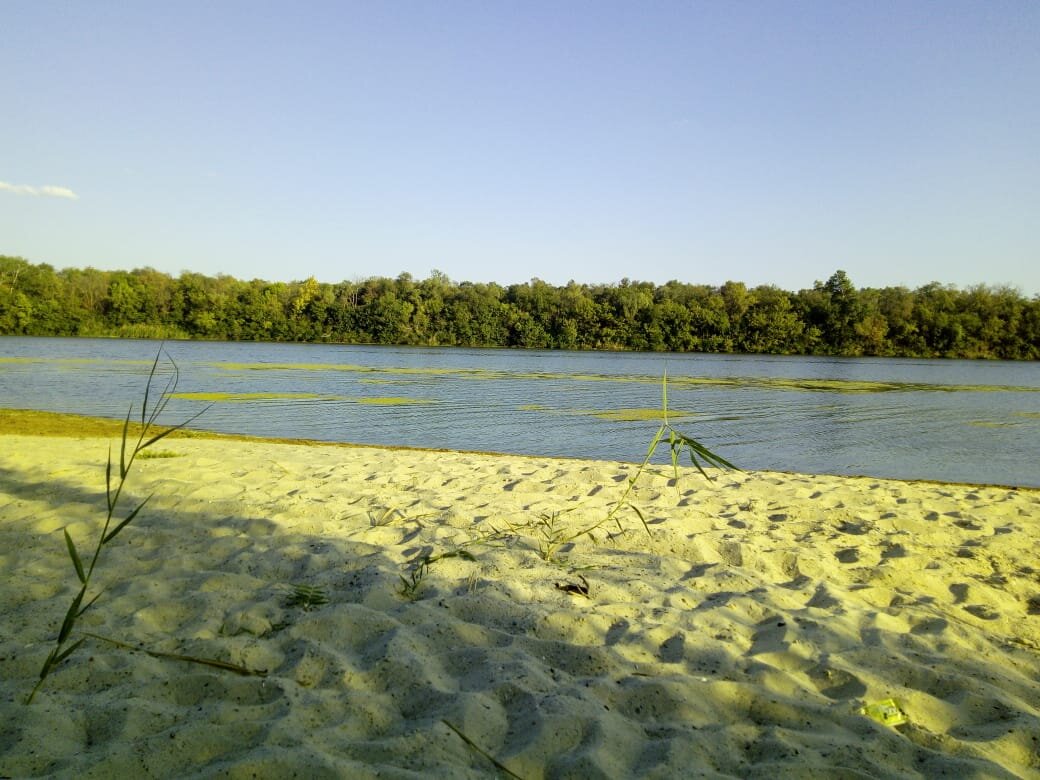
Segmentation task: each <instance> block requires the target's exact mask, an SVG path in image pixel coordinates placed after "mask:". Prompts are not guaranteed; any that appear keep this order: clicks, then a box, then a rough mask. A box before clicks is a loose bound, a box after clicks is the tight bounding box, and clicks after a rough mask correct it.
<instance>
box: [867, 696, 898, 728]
mask: <svg viewBox="0 0 1040 780" xmlns="http://www.w3.org/2000/svg"><path fill="white" fill-rule="evenodd" d="M859 712H860V714H861V715H866V716H867V717H868V718H870V719H871V720H876V721H877V722H878V723H880V724H881V725H883V726H899V725H901V724H903V723H906V722H907V718H906V713H905V712H903V711H902V710H901V709H899V705H898V704H897V703H896V700H895V699H882V700H881V701H876V702H873V703H871V704H867V705H865V706H863V707H860V708H859Z"/></svg>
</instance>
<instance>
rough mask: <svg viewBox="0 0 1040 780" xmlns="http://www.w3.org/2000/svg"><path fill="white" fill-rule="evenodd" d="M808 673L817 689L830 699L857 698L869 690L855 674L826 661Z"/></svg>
mask: <svg viewBox="0 0 1040 780" xmlns="http://www.w3.org/2000/svg"><path fill="white" fill-rule="evenodd" d="M807 674H808V675H809V679H810V680H811V681H812V684H813V685H814V686H815V687H816V690H817V691H819V692H820V693H821V694H823V695H824V696H826V697H827V698H828V699H834V700H835V701H837V700H844V699H857V698H859V697H861V696H863V694H865V693H866V692H867V686H866V685H864V684H863V682H862V681H861V680H860V679H859V678H858V677H856V676H855V675H854V674H850V673H849V672H846V671H845V670H843V669H835V668H833V667H830V666H827V665H826V664H825V663H821V664H819V665H818V666H814V667H813V668H812V669H810V670H809V671H808V672H807Z"/></svg>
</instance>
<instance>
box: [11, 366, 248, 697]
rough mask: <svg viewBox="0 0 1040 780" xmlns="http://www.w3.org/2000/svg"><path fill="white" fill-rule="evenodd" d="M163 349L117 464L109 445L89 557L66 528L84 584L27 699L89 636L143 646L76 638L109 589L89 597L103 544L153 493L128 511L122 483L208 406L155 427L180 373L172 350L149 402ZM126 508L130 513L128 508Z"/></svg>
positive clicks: (229, 666)
mask: <svg viewBox="0 0 1040 780" xmlns="http://www.w3.org/2000/svg"><path fill="white" fill-rule="evenodd" d="M163 354H164V351H163V350H162V348H160V350H159V353H158V354H157V355H156V356H155V361H154V362H153V363H152V368H151V371H150V372H149V374H148V381H147V383H146V384H145V389H144V400H143V402H142V403H141V421H140V425H139V427H138V429H137V430H138V433H137V439H136V441H133V440H132V435H131V432H130V417H131V415H132V414H133V406H132V405H131V407H130V410H129V411H128V412H127V415H126V420H125V421H124V422H123V434H122V438H121V441H120V448H119V460H118V464H116V463H113V458H112V449H111V447H109V452H108V463H107V464H106V467H105V505H106V516H105V523H104V525H103V526H102V528H101V533H100V534H99V535H98V538H97V541H96V543H95V545H94V551H93V553H92V554H91V555H90V557H89V558H88V559H84V558H83V557H82V556H81V555H80V552H79V549H78V548H77V546H76V543H75V541H74V540H73V538H72V535H71V534H69V531H68V528H66V529H64V535H65V546H66V548H67V549H68V553H69V558H70V559H71V561H72V567H73V569H74V570H75V573H76V578H77V580H78V581H79V586H80V587H79V590H78V591H77V592H76V595H75V597H74V598H73V599H72V603H71V604H70V605H69V608H68V610H67V611H66V612H65V618H64V619H63V620H62V623H61V628H60V629H59V631H58V636H57V638H56V639H55V643H54V647H53V649H52V650H51V652H50V655H48V656H47V658H46V660H45V661H44V662H43V666H42V668H41V669H40V677H39V680H38V681H37V683H36V685H35V686H34V687H33V689H32V691H30V693H29V695H28V697H26V700H25V703H26V704H29V703H31V702H32V700H33V698H34V697H35V696H36V693H37V691H39V690H40V688H41V686H42V685H43V683H44V682H45V681H46V679H47V677H48V676H49V675H50V674H51V672H53V671H54V669H55V668H56V667H57V666H58V665H59V664H60V663H61V662H62V661H64V660H65V659H66V658H68V657H69V656H70V655H72V654H73V653H74V652H75V651H76V650H77V649H78V648H79V647H80V646H81V645H82V644H83V643H84V642H86V641H87V639H88V638H94V639H99V640H101V641H104V642H107V643H109V644H111V645H114V646H116V647H120V648H123V649H129V650H139V649H141V648H138V647H135V646H134V645H130V644H127V643H124V642H119V641H117V640H114V639H108V638H106V637H101V636H97V635H96V634H91V633H87V632H83V636H81V637H79V638H78V639H76V640H75V641H71V640H72V637H73V633H74V630H75V628H76V621H77V620H78V619H79V618H80V617H82V615H83V613H85V612H86V611H87V610H88V609H90V608H91V607H92V606H93V605H94V603H95V602H96V601H97V600H98V598H99V597H100V596H101V594H102V593H103V592H104V590H103V589H102V590H98V591H97V592H96V593H94V594H93V597H91V598H89V600H88V596H89V595H90V594H91V592H92V591H93V590H94V588H93V587H92V586H93V584H94V574H95V571H96V570H97V566H98V563H99V561H100V559H101V552H102V550H104V549H105V547H106V546H107V545H109V544H111V542H112V540H113V539H115V538H116V536H117V535H118V534H119V532H120V531H122V530H123V529H124V528H126V527H127V526H128V525H129V524H130V523H131V522H133V520H134V518H135V517H137V515H138V513H139V512H140V511H141V510H142V509H143V508H144V506H145V504H147V503H148V501H149V499H150V498H151V496H149V497H148V498H146V499H144V500H143V501H141V502H139V503H138V504H136V505H135V506H133V507H132V508H131V509H129V511H125V509H124V505H123V504H124V502H123V501H122V498H123V488H124V487H125V486H126V482H127V479H128V477H129V476H130V471H131V469H132V468H133V465H134V462H135V461H136V460H137V458H138V457H144V456H143V453H144V452H145V451H146V450H147V449H148V448H149V447H151V446H152V445H153V444H155V443H156V442H158V441H160V440H162V439H164V438H166V437H167V436H169V435H170V434H171V433H173V432H174V431H176V430H178V429H180V428H183V427H184V426H185V425H187V424H188V423H190V422H192V421H193V420H195V419H196V418H197V417H198V416H199V415H201V414H202V413H203V412H204V411H205V409H203V410H202V411H200V412H199V413H198V414H195V415H194V416H192V417H191V418H189V419H187V420H185V421H184V422H182V423H180V424H179V425H175V426H173V427H170V428H163V429H162V430H158V431H156V428H157V422H158V419H159V417H160V415H162V413H163V411H164V410H165V409H166V405H167V404H168V403H169V401H170V398H172V397H173V391H174V390H175V389H176V387H177V379H178V376H179V372H178V370H177V364H176V363H174V362H173V359H172V358H170V357H169V355H167V356H166V357H167V359H168V360H169V362H170V365H171V366H172V369H173V371H172V374H171V376H170V378H169V380H168V381H167V383H166V386H165V387H164V388H163V390H162V392H160V393H159V396H158V398H157V399H156V401H155V403H154V404H153V405H152V406H149V397H150V396H151V392H152V383H153V381H154V380H155V378H156V374H157V372H158V368H159V360H160V358H161V357H162V355H163ZM124 511H125V514H123V512H124ZM120 515H122V517H121V519H120V517H119V516H120ZM145 652H147V653H149V655H152V656H155V657H160V658H172V659H177V660H182V661H190V662H193V663H200V664H205V665H207V666H213V667H217V668H222V669H230V670H233V671H236V672H241V673H247V674H248V673H250V671H249V670H248V669H244V668H241V667H237V666H235V665H233V664H226V663H224V662H222V661H216V660H212V659H206V658H196V657H194V656H182V655H177V654H173V653H157V652H152V651H147V650H146V651H145Z"/></svg>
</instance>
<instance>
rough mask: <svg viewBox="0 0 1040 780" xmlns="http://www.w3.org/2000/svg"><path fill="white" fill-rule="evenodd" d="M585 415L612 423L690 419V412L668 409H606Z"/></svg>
mask: <svg viewBox="0 0 1040 780" xmlns="http://www.w3.org/2000/svg"><path fill="white" fill-rule="evenodd" d="M584 413H585V414H588V415H591V416H592V417H598V418H600V419H601V420H611V421H612V422H644V421H646V420H653V421H655V422H657V421H660V420H665V419H669V420H682V419H684V418H686V417H692V416H693V415H692V413H691V412H680V411H677V410H675V409H669V410H668V411H667V412H665V410H664V409H659V408H658V409H607V410H604V411H587V412H584Z"/></svg>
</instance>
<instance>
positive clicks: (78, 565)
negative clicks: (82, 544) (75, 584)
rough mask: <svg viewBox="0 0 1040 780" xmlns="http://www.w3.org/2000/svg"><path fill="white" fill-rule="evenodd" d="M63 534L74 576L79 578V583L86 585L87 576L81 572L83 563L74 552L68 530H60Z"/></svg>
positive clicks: (74, 546)
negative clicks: (74, 571)
mask: <svg viewBox="0 0 1040 780" xmlns="http://www.w3.org/2000/svg"><path fill="white" fill-rule="evenodd" d="M62 530H63V531H64V532H65V545H66V546H67V547H68V548H69V557H70V558H72V565H73V566H75V567H76V576H77V577H79V581H80V582H81V583H82V584H84V585H85V584H86V583H87V574H86V572H84V571H83V561H81V560H80V558H79V553H78V552H76V545H75V544H73V542H72V537H71V536H69V529H68V528H64V529H62Z"/></svg>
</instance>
